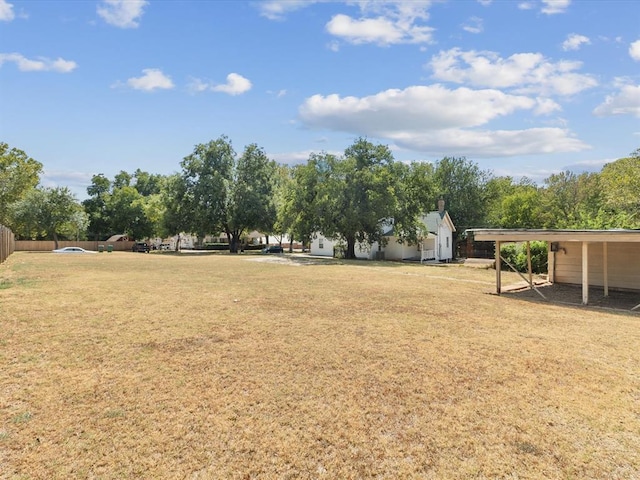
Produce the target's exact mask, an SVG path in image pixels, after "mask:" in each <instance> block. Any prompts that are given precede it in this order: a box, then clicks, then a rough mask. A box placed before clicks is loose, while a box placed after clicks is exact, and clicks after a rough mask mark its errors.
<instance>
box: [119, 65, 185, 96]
mask: <svg viewBox="0 0 640 480" xmlns="http://www.w3.org/2000/svg"><path fill="white" fill-rule="evenodd" d="M142 73H144V75H142V76H141V77H132V78H130V79H128V80H127V81H126V84H125V85H126V86H127V87H129V88H132V89H134V90H142V91H145V92H152V91H154V90H169V89H172V88H173V87H174V84H173V81H172V80H171V77H168V76H166V75H165V74H164V73H162V71H161V70H160V69H157V68H145V69H144V70H142ZM113 86H114V87H120V86H122V84H121V83H119V82H118V83H116V84H115V85H113Z"/></svg>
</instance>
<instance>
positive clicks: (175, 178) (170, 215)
mask: <svg viewBox="0 0 640 480" xmlns="http://www.w3.org/2000/svg"><path fill="white" fill-rule="evenodd" d="M185 197H186V183H185V179H184V178H183V177H182V175H180V174H179V173H175V174H173V175H169V176H168V177H166V179H165V181H164V182H163V185H162V189H161V192H160V201H161V202H162V205H163V206H164V211H163V215H162V218H161V219H160V226H159V227H160V228H159V233H160V235H161V236H162V237H168V236H171V235H179V234H180V232H184V231H189V222H188V210H187V202H186V200H185ZM177 249H179V245H178V244H177V243H176V250H177Z"/></svg>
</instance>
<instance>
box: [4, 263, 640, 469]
mask: <svg viewBox="0 0 640 480" xmlns="http://www.w3.org/2000/svg"><path fill="white" fill-rule="evenodd" d="M266 258H269V259H270V258H271V257H265V256H259V255H240V256H230V255H226V254H217V255H187V254H183V255H173V254H160V253H152V254H134V253H129V252H115V253H103V254H96V255H77V256H74V255H56V254H51V253H27V252H17V253H15V254H14V255H12V256H11V257H9V259H8V260H7V262H6V263H4V264H2V265H1V266H0V365H1V369H0V478H2V479H14V478H15V479H23V478H25V479H27V478H37V479H69V478H101V479H124V478H172V479H173V478H189V479H208V478H213V479H218V478H219V479H236V478H237V479H250V478H259V479H272V478H273V479H283V478H291V479H307V478H309V479H311V478H314V479H315V478H318V479H322V478H327V479H361V478H384V479H412V478H415V479H466V478H474V479H494V478H504V479H530V478H544V479H548V478H551V479H639V478H640V315H637V314H635V315H634V314H624V313H616V312H613V311H608V310H598V309H585V308H577V307H569V306H561V305H552V304H546V303H539V302H531V301H526V300H522V299H518V298H517V297H514V296H506V295H505V296H496V295H493V294H491V292H492V291H493V289H494V278H495V273H494V272H493V271H486V270H475V269H468V268H464V267H460V266H450V267H428V266H420V265H404V264H397V263H390V262H389V263H376V262H338V261H328V262H325V261H318V262H317V263H316V262H315V261H300V262H286V261H277V262H274V261H265V259H266ZM277 259H278V260H280V257H277ZM507 280H513V281H517V280H519V277H511V276H510V275H509V274H505V277H504V279H503V281H507Z"/></svg>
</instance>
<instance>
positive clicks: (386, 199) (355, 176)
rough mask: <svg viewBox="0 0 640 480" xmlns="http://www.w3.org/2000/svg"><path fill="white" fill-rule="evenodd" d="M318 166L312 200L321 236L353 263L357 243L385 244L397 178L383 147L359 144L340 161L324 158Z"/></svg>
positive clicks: (394, 211) (362, 141)
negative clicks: (340, 244)
mask: <svg viewBox="0 0 640 480" xmlns="http://www.w3.org/2000/svg"><path fill="white" fill-rule="evenodd" d="M322 160H323V161H322V162H319V163H318V164H316V168H318V167H320V173H322V170H323V169H324V168H326V169H327V176H326V177H325V178H323V177H320V180H321V181H320V182H319V185H318V195H317V197H316V199H315V203H316V206H317V214H318V220H319V222H318V223H319V225H320V231H321V232H322V233H323V234H324V235H325V236H327V237H329V238H336V239H340V240H342V241H344V243H345V244H346V251H345V258H355V257H356V254H355V245H356V243H357V242H364V243H369V244H371V243H373V242H375V241H384V239H383V233H384V230H385V229H386V228H388V225H387V222H388V221H389V219H392V218H394V217H395V216H396V215H397V214H398V213H399V209H398V198H399V197H398V190H399V189H400V184H399V177H398V175H396V172H395V170H394V159H393V155H392V153H391V151H390V150H389V148H388V147H387V146H385V145H374V144H372V143H371V142H369V141H367V140H365V139H363V138H360V139H358V140H356V141H355V142H354V144H353V145H351V146H350V147H348V148H347V149H346V150H345V152H344V157H342V158H336V157H334V156H332V155H326V156H325V158H324V159H322Z"/></svg>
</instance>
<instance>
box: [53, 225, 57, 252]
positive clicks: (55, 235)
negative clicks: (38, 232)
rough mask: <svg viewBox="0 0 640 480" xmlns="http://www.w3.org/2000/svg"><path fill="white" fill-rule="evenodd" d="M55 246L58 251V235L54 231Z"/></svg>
mask: <svg viewBox="0 0 640 480" xmlns="http://www.w3.org/2000/svg"><path fill="white" fill-rule="evenodd" d="M53 242H54V243H53V245H54V248H55V249H56V250H57V249H58V233H57V232H56V231H55V230H54V231H53Z"/></svg>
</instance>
